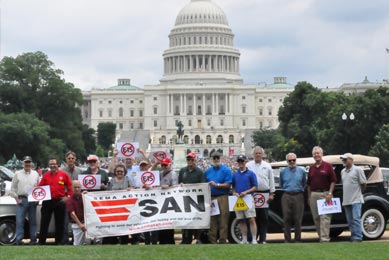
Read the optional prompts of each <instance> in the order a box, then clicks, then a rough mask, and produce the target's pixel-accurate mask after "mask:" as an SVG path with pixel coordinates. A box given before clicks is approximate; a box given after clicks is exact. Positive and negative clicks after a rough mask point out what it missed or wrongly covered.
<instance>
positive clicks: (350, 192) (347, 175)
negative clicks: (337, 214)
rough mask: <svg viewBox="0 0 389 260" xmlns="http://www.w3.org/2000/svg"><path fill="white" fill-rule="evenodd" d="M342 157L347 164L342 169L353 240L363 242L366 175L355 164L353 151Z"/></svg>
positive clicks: (345, 209)
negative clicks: (362, 211) (362, 217)
mask: <svg viewBox="0 0 389 260" xmlns="http://www.w3.org/2000/svg"><path fill="white" fill-rule="evenodd" d="M340 159H341V160H342V161H343V163H344V165H345V166H346V167H345V168H344V169H343V170H342V183H343V207H344V211H345V213H346V218H347V222H348V225H349V230H350V232H351V242H362V237H363V235H362V225H361V210H362V204H363V203H364V199H363V194H362V193H363V192H364V191H365V188H366V182H367V181H366V175H365V173H364V172H363V170H362V169H361V168H360V167H358V166H355V165H354V156H353V155H352V154H351V153H346V154H344V155H342V156H341V157H340Z"/></svg>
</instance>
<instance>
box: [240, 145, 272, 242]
mask: <svg viewBox="0 0 389 260" xmlns="http://www.w3.org/2000/svg"><path fill="white" fill-rule="evenodd" d="M253 155H254V160H252V161H250V162H248V163H247V164H246V167H247V168H248V169H249V170H251V171H253V172H254V173H255V175H256V176H257V181H258V192H260V193H269V200H268V201H267V202H268V203H269V202H271V201H272V200H273V199H274V192H275V190H276V189H275V185H274V173H273V169H272V168H271V165H270V164H269V163H268V162H265V161H264V160H263V156H264V155H265V151H264V150H263V148H262V147H260V146H256V147H255V148H254V154H253ZM255 210H256V215H257V217H256V222H257V226H258V229H259V230H258V231H259V232H258V233H259V243H261V244H266V233H267V226H268V224H269V208H256V209H255Z"/></svg>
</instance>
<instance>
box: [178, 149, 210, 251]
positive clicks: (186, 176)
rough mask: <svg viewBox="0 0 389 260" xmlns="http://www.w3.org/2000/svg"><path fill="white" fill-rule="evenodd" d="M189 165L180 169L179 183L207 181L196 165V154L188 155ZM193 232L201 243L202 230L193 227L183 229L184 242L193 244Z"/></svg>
mask: <svg viewBox="0 0 389 260" xmlns="http://www.w3.org/2000/svg"><path fill="white" fill-rule="evenodd" d="M186 163H187V166H185V167H183V168H181V169H180V172H179V173H178V183H180V184H188V183H205V182H206V180H205V175H204V172H203V171H202V170H201V169H200V168H199V167H197V166H196V154H195V153H188V154H187V155H186ZM193 233H195V236H196V240H197V241H196V242H197V243H198V244H199V243H201V241H200V239H199V238H200V234H201V231H200V230H193V229H183V230H182V244H192V240H193Z"/></svg>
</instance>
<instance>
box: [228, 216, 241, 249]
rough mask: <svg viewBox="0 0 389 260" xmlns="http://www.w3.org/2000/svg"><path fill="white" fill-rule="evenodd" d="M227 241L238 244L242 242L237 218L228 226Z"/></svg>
mask: <svg viewBox="0 0 389 260" xmlns="http://www.w3.org/2000/svg"><path fill="white" fill-rule="evenodd" d="M228 241H229V242H230V243H240V241H242V233H241V232H240V227H239V221H238V219H237V218H234V219H233V220H232V222H231V224H230V232H229V236H228Z"/></svg>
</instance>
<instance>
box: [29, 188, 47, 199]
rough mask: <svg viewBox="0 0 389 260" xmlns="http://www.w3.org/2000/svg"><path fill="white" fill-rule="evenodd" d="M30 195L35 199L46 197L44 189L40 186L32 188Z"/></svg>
mask: <svg viewBox="0 0 389 260" xmlns="http://www.w3.org/2000/svg"><path fill="white" fill-rule="evenodd" d="M32 197H33V198H34V199H35V200H44V199H45V198H46V191H45V189H43V188H41V187H37V188H35V189H33V190H32Z"/></svg>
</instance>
